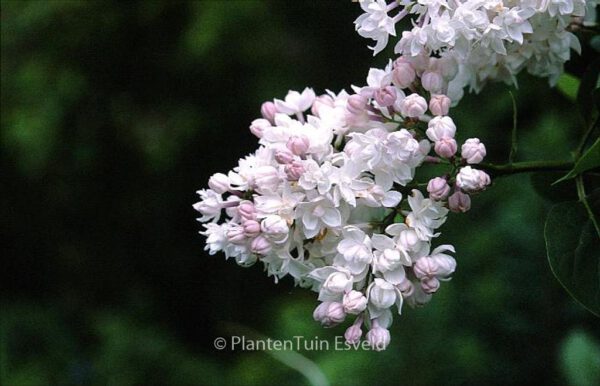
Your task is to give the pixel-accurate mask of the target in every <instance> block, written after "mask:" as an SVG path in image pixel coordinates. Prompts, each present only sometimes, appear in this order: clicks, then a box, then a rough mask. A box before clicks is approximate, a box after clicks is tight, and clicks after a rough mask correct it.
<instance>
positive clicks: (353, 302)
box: [343, 290, 367, 315]
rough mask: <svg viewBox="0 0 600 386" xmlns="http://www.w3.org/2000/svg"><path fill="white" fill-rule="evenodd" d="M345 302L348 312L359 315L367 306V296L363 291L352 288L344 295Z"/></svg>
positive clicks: (345, 308)
mask: <svg viewBox="0 0 600 386" xmlns="http://www.w3.org/2000/svg"><path fill="white" fill-rule="evenodd" d="M343 304H344V310H345V311H346V312H347V313H349V314H354V315H358V314H360V313H361V312H363V311H364V310H365V308H367V298H366V297H365V295H363V294H362V292H359V291H355V290H351V291H350V292H348V293H346V294H345V295H344V299H343Z"/></svg>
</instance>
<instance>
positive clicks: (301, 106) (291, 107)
mask: <svg viewBox="0 0 600 386" xmlns="http://www.w3.org/2000/svg"><path fill="white" fill-rule="evenodd" d="M315 98H316V95H315V92H314V91H313V89H312V88H308V87H307V88H305V89H304V90H303V91H302V94H300V93H299V92H298V91H292V90H290V91H289V92H288V94H287V95H286V96H285V101H282V100H280V99H275V100H274V102H275V107H276V108H277V111H278V112H280V113H283V114H287V115H292V114H300V113H302V112H304V111H306V110H308V109H309V108H310V106H312V104H313V102H314V101H315Z"/></svg>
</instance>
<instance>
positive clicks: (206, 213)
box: [194, 189, 223, 222]
mask: <svg viewBox="0 0 600 386" xmlns="http://www.w3.org/2000/svg"><path fill="white" fill-rule="evenodd" d="M196 193H198V194H199V195H200V201H199V202H197V203H195V204H194V209H196V210H197V211H198V212H200V214H202V217H200V218H199V219H198V220H199V221H201V222H206V221H213V222H217V221H219V218H220V217H221V209H223V205H222V204H223V197H222V196H221V195H220V194H218V193H217V192H215V191H214V190H212V189H201V190H199V191H197V192H196Z"/></svg>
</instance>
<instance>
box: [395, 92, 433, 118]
mask: <svg viewBox="0 0 600 386" xmlns="http://www.w3.org/2000/svg"><path fill="white" fill-rule="evenodd" d="M425 111H427V101H426V100H425V98H423V97H422V96H420V95H419V94H410V95H409V96H407V97H406V98H404V99H403V100H402V102H401V103H400V112H401V113H402V115H404V116H405V117H409V118H418V117H420V116H421V115H423V114H425Z"/></svg>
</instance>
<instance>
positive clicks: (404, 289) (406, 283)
mask: <svg viewBox="0 0 600 386" xmlns="http://www.w3.org/2000/svg"><path fill="white" fill-rule="evenodd" d="M397 287H398V289H399V290H400V292H401V293H402V296H404V297H409V296H411V295H412V294H413V292H414V291H415V287H414V285H413V283H412V281H410V280H409V279H408V278H407V277H404V278H403V279H402V281H401V282H400V283H398V285H397Z"/></svg>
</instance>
